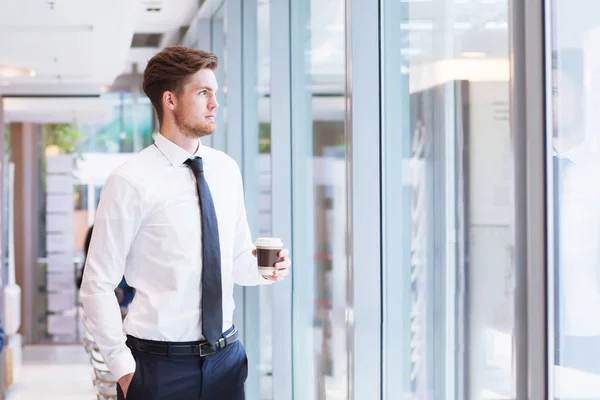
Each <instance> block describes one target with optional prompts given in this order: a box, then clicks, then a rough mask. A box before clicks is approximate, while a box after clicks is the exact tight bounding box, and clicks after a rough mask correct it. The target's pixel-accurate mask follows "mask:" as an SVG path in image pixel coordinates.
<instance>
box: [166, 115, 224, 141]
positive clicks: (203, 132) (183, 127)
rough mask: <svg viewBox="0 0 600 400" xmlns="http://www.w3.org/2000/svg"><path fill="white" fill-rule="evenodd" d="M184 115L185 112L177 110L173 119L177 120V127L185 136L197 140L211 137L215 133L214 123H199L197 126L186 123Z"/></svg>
mask: <svg viewBox="0 0 600 400" xmlns="http://www.w3.org/2000/svg"><path fill="white" fill-rule="evenodd" d="M184 113H185V111H184V110H182V111H181V112H180V111H179V110H175V112H174V113H173V117H174V119H175V125H177V128H178V129H179V130H180V131H181V133H183V134H184V135H185V136H187V137H190V138H193V139H197V138H201V137H203V136H207V135H210V134H212V133H213V132H214V131H215V124H214V123H210V122H209V123H206V122H197V123H195V124H191V123H189V122H188V121H186V119H185V117H184V116H183V114H184Z"/></svg>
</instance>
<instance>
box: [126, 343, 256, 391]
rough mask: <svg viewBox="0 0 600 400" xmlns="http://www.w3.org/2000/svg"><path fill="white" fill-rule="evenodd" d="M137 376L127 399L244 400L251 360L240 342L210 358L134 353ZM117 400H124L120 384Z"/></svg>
mask: <svg viewBox="0 0 600 400" xmlns="http://www.w3.org/2000/svg"><path fill="white" fill-rule="evenodd" d="M132 353H133V357H134V358H135V362H136V369H135V373H134V374H133V378H132V380H131V384H130V385H129V389H128V391H127V398H126V400H244V399H245V394H244V382H245V381H246V378H247V377H248V359H247V358H246V351H245V350H244V347H243V346H242V344H241V343H240V342H239V341H237V342H235V343H232V344H230V345H229V346H227V347H225V348H224V349H222V350H220V351H218V352H216V353H215V354H212V355H210V356H207V357H202V358H201V357H198V356H189V355H188V356H181V355H177V356H174V355H171V356H166V355H156V354H149V353H144V352H141V351H137V350H132ZM117 399H118V400H125V397H124V396H123V392H122V391H121V388H120V387H119V385H117Z"/></svg>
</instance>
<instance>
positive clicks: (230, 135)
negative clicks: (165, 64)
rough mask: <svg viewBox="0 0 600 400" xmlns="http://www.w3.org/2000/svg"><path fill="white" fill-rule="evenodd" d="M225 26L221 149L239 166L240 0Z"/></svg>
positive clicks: (233, 0)
mask: <svg viewBox="0 0 600 400" xmlns="http://www.w3.org/2000/svg"><path fill="white" fill-rule="evenodd" d="M225 6H226V7H227V9H226V16H225V20H226V21H225V26H226V32H227V39H226V41H227V49H226V51H227V58H226V60H225V65H224V67H225V73H226V74H227V88H228V91H227V143H226V144H225V148H224V149H220V150H224V151H226V152H227V154H229V156H231V157H232V158H233V159H234V160H235V161H236V162H237V164H238V165H239V166H240V168H243V165H244V164H243V155H242V149H243V135H242V129H243V125H242V119H243V117H244V115H243V95H242V90H243V80H242V0H227V1H226V2H225ZM233 298H234V301H235V305H236V311H235V313H234V315H233V323H234V324H235V326H236V327H237V328H238V329H239V331H240V333H241V339H242V343H244V345H246V344H247V341H246V338H245V336H244V335H245V332H246V326H245V318H244V310H245V304H244V288H243V287H241V286H238V285H235V287H234V290H233Z"/></svg>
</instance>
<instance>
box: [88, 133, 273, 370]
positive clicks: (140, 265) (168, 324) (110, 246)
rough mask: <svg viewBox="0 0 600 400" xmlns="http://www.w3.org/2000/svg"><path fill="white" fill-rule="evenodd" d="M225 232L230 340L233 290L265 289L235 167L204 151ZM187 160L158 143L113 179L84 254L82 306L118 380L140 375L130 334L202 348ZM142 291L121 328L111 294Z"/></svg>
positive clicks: (196, 233)
mask: <svg viewBox="0 0 600 400" xmlns="http://www.w3.org/2000/svg"><path fill="white" fill-rule="evenodd" d="M194 156H199V157H202V160H203V165H204V175H205V178H206V181H207V182H208V185H209V187H210V190H211V194H212V197H213V202H214V205H215V210H216V214H217V220H218V225H219V240H220V244H221V277H222V286H223V331H225V330H227V329H228V328H230V327H231V325H232V321H233V310H234V308H235V304H234V301H233V284H234V283H237V284H239V285H257V284H268V283H271V281H268V280H266V279H264V278H263V277H262V276H261V275H260V274H259V271H258V267H257V262H256V258H255V257H254V256H253V255H252V250H253V249H254V245H253V242H252V238H251V236H250V230H249V228H248V222H247V219H246V210H245V205H244V194H243V188H242V178H241V174H240V171H239V168H238V166H237V164H236V162H235V161H234V160H233V159H231V158H230V157H229V156H227V155H226V154H224V153H222V152H220V151H217V150H214V149H211V148H209V147H206V146H203V145H202V144H201V143H199V147H198V150H197V151H196V154H194ZM190 157H192V155H191V154H189V153H188V152H187V151H185V150H184V149H182V148H181V147H179V146H177V145H175V144H174V143H172V142H170V141H169V140H168V139H166V138H165V137H163V136H161V135H160V134H159V135H158V136H157V138H156V141H155V144H154V145H152V146H149V147H148V148H146V149H144V150H143V151H141V152H140V153H138V154H136V155H135V156H133V157H132V158H131V159H130V160H129V161H127V162H126V163H125V164H124V165H122V166H121V167H119V168H117V169H116V170H115V171H114V172H112V173H111V175H110V176H109V178H108V179H107V181H106V184H105V185H104V188H103V189H102V195H101V198H100V203H99V205H98V210H97V212H96V217H95V223H94V231H93V234H92V240H91V243H90V248H89V254H88V255H87V260H86V266H85V273H84V277H83V283H82V285H81V301H82V303H83V307H84V310H85V314H86V317H87V318H88V320H89V322H90V329H91V331H92V334H93V335H94V338H95V340H96V342H97V343H98V347H99V349H100V351H101V353H102V355H103V356H104V358H105V361H106V364H107V365H108V367H109V369H110V370H111V372H112V374H113V375H114V376H115V378H117V379H119V378H120V377H122V376H124V375H126V374H128V373H132V372H134V371H135V360H134V358H133V356H132V354H131V351H130V350H129V348H128V347H127V346H126V345H125V340H126V336H125V334H129V335H132V336H135V337H137V338H141V339H150V340H159V341H173V342H178V341H194V340H201V339H203V337H202V326H201V321H202V317H201V310H200V299H201V295H202V293H201V282H200V277H201V276H202V241H201V235H202V232H201V219H200V207H199V205H198V193H197V190H196V180H195V177H194V175H193V174H192V172H191V170H190V168H189V167H188V166H187V165H185V164H184V161H185V160H187V159H188V158H190ZM123 274H124V275H125V279H126V280H127V282H128V283H129V285H131V286H132V287H134V288H135V289H136V294H135V298H134V300H133V302H132V303H131V305H130V308H129V313H128V315H127V317H126V318H125V321H124V322H123V323H122V322H121V314H120V311H119V305H118V303H117V300H116V298H115V294H114V289H115V288H116V287H117V286H118V284H119V282H120V281H121V278H122V276H123Z"/></svg>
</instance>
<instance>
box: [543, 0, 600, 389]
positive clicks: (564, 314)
mask: <svg viewBox="0 0 600 400" xmlns="http://www.w3.org/2000/svg"><path fill="white" fill-rule="evenodd" d="M550 4H551V7H550V9H549V10H548V11H549V12H550V13H551V24H550V25H549V26H548V28H547V29H548V32H547V34H546V37H547V38H548V39H549V40H550V42H551V46H550V49H551V52H549V53H548V54H547V57H546V60H547V63H548V68H547V70H548V71H549V73H548V74H547V86H546V87H547V88H548V89H550V88H551V96H549V101H548V103H547V104H548V109H547V113H548V115H549V116H551V118H550V117H549V118H547V120H548V121H549V125H548V130H547V138H548V144H549V145H548V162H549V165H548V170H549V171H550V172H549V178H550V179H549V185H548V187H549V192H548V194H547V195H548V197H549V200H550V201H549V207H548V208H549V214H550V215H549V217H550V221H553V222H554V224H553V226H552V224H550V227H551V231H550V237H551V238H553V240H551V242H553V243H554V246H553V250H552V252H551V254H550V255H549V259H551V260H552V259H553V260H554V268H553V270H551V271H550V272H549V274H550V277H551V279H550V281H551V282H553V287H551V288H550V289H551V291H553V292H554V304H553V307H551V309H553V311H554V312H553V313H552V314H551V316H552V318H553V319H554V326H553V328H554V335H552V336H553V337H554V341H553V343H551V347H554V361H555V367H554V378H555V379H554V384H555V387H554V392H555V398H556V399H574V398H578V399H579V398H582V399H583V398H586V399H591V398H598V397H600V387H599V386H598V378H599V377H600V315H599V314H598V305H599V304H600V185H598V184H597V180H598V176H599V174H600V152H599V148H598V143H599V141H598V138H599V136H598V126H599V125H598V123H599V122H600V120H599V119H598V115H600V114H599V111H600V110H599V109H597V107H598V105H599V104H600V103H599V102H598V100H597V99H596V97H595V96H596V95H599V94H600V90H598V87H597V86H596V83H597V80H598V77H599V76H600V75H598V74H597V72H598V71H597V69H598V68H599V67H600V57H599V56H600V51H599V50H598V40H599V39H600V18H598V15H599V14H598V13H596V12H595V11H594V10H596V11H600V8H599V6H598V5H597V3H595V2H586V1H581V0H569V1H565V0H554V1H552V2H550ZM551 320H552V319H551ZM552 345H554V346H552Z"/></svg>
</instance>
